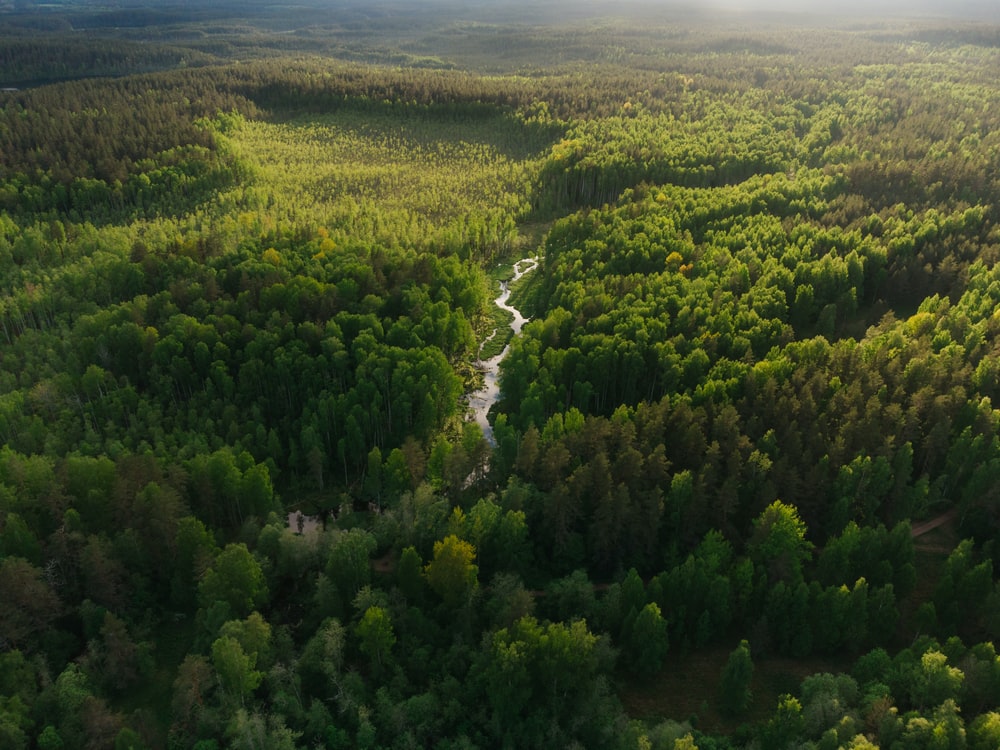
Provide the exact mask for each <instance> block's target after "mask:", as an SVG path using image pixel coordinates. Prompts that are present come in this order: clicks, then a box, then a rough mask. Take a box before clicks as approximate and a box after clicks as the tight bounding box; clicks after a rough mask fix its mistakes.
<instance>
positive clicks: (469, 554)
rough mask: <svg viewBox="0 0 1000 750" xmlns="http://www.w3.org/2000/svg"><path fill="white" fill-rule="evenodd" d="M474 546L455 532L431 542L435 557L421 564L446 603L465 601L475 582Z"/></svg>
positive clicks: (476, 580) (453, 604) (432, 585)
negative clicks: (423, 564)
mask: <svg viewBox="0 0 1000 750" xmlns="http://www.w3.org/2000/svg"><path fill="white" fill-rule="evenodd" d="M475 559H476V548H475V547H473V546H472V545H471V544H469V542H466V541H464V540H462V539H459V538H458V537H457V536H455V535H454V534H451V535H449V536H446V537H445V538H444V539H442V540H441V541H438V542H434V558H433V559H432V560H431V561H430V562H429V563H427V565H425V566H424V575H425V576H426V577H427V584H428V585H429V586H430V587H431V588H432V589H434V591H436V592H437V593H438V595H439V596H440V597H441V598H442V599H444V603H445V604H446V605H447V606H449V607H457V606H459V605H460V604H462V603H463V602H464V601H466V600H467V599H468V597H469V594H471V593H472V592H473V591H474V590H475V588H476V586H477V585H478V583H479V582H478V575H479V568H478V566H476V565H475V563H474V561H475Z"/></svg>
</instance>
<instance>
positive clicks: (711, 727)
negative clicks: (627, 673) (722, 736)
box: [619, 641, 851, 733]
mask: <svg viewBox="0 0 1000 750" xmlns="http://www.w3.org/2000/svg"><path fill="white" fill-rule="evenodd" d="M736 646H737V642H736V641H734V642H732V643H728V644H725V645H719V646H714V647H712V648H707V649H703V650H700V651H697V652H694V653H689V654H683V655H682V654H672V655H671V656H670V657H668V659H667V664H666V665H665V666H664V668H663V670H662V671H661V672H660V673H659V674H658V675H656V676H655V677H654V678H652V679H651V680H647V681H643V682H636V681H633V680H632V678H624V677H623V681H622V683H621V684H620V685H619V697H620V698H621V701H622V704H623V705H624V707H625V711H626V712H627V713H628V714H629V715H630V716H632V717H633V718H637V719H652V720H664V719H671V720H674V721H679V722H683V721H689V722H690V723H691V725H692V726H695V727H697V728H698V729H700V730H702V731H704V732H710V733H711V732H723V733H732V732H733V731H734V730H735V729H737V727H739V726H740V725H741V724H743V723H744V722H753V721H758V720H764V719H766V718H767V717H769V716H771V715H772V714H773V713H774V707H775V706H776V705H777V703H778V698H779V697H780V696H781V695H783V694H785V693H790V694H793V695H794V694H797V693H798V690H799V685H800V684H801V682H802V680H803V679H804V678H805V677H808V676H809V675H811V674H816V673H817V672H843V671H845V670H848V669H849V668H850V666H851V662H850V661H838V660H831V659H823V658H819V657H815V658H810V659H787V658H782V657H761V658H755V659H754V674H753V683H752V688H751V689H752V690H753V706H752V707H751V709H750V712H749V713H748V715H747V716H745V717H743V718H741V719H738V720H733V719H731V718H729V717H727V716H724V715H723V714H722V713H720V712H719V708H718V704H719V696H718V691H719V678H720V676H721V675H722V670H723V667H725V665H726V661H727V660H728V659H729V654H730V652H731V651H732V650H733V649H734V648H735V647H736ZM626 679H627V680H628V681H626Z"/></svg>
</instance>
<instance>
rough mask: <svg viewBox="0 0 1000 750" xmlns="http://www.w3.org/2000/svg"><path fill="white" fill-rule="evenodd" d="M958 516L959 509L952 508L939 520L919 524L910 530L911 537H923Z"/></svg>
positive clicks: (938, 518)
mask: <svg viewBox="0 0 1000 750" xmlns="http://www.w3.org/2000/svg"><path fill="white" fill-rule="evenodd" d="M956 516H958V508H952V509H951V510H949V511H946V512H945V513H942V514H941V515H940V516H938V517H937V518H932V519H931V520H930V521H923V522H922V523H918V524H917V525H916V526H914V527H912V528H911V529H910V536H911V537H913V538H914V539H916V538H917V537H919V536H923V535H924V534H926V533H927V532H928V531H933V530H934V529H936V528H937V527H938V526H944V525H945V524H946V523H948V522H949V521H951V520H953V519H954V518H955V517H956Z"/></svg>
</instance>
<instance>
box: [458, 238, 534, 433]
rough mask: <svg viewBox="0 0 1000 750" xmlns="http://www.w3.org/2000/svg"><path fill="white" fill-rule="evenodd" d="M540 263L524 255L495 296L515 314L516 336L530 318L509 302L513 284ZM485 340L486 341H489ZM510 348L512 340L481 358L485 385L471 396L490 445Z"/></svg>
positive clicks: (500, 303) (505, 307) (494, 334)
mask: <svg viewBox="0 0 1000 750" xmlns="http://www.w3.org/2000/svg"><path fill="white" fill-rule="evenodd" d="M537 267H538V258H537V257H536V258H524V259H522V260H519V261H518V262H517V263H515V264H514V276H513V278H511V280H510V282H506V281H504V282H502V284H501V287H500V296H499V297H497V298H496V299H495V300H493V302H494V304H496V306H497V307H499V308H500V309H502V310H507V311H508V312H510V313H511V315H513V316H514V320H513V321H511V324H510V327H511V330H512V331H513V332H514V336H517V335H518V334H519V333H520V332H521V329H522V328H524V324H525V323H527V322H528V319H527V318H526V317H524V316H523V315H522V314H521V311H520V310H518V309H517V308H516V307H512V306H511V305H509V304H507V301H508V300H509V299H510V284H511V283H513V282H515V281H517V280H518V279H520V278H521V277H522V276H524V275H525V274H526V273H529V272H531V271H533V270H535V268H537ZM496 335H497V332H496V331H493V333H492V334H490V336H489V338H487V339H486V341H489V340H491V339H492V338H493V337H494V336H496ZM486 341H484V342H483V344H485V343H486ZM508 351H510V344H507V346H505V347H504V350H503V351H502V352H500V353H499V354H498V355H496V356H495V357H490V359H486V360H480V361H479V363H478V365H477V366H478V367H479V368H480V369H481V370H482V372H483V387H482V388H480V389H479V390H478V391H473V392H472V393H470V394H469V396H468V401H469V407H470V408H471V409H472V412H473V415H474V416H475V419H476V422H477V423H478V424H479V426H480V427H481V428H482V430H483V437H485V438H486V440H487V441H489V443H490V445H496V440H495V439H494V438H493V427H492V426H491V425H490V423H489V421H488V420H487V419H486V417H487V415H488V414H489V412H490V407H491V406H493V404H495V403H496V402H497V399H498V398H500V384H499V383H498V382H497V377H498V376H499V374H500V363H501V362H502V361H503V358H504V357H506V356H507V352H508Z"/></svg>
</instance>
